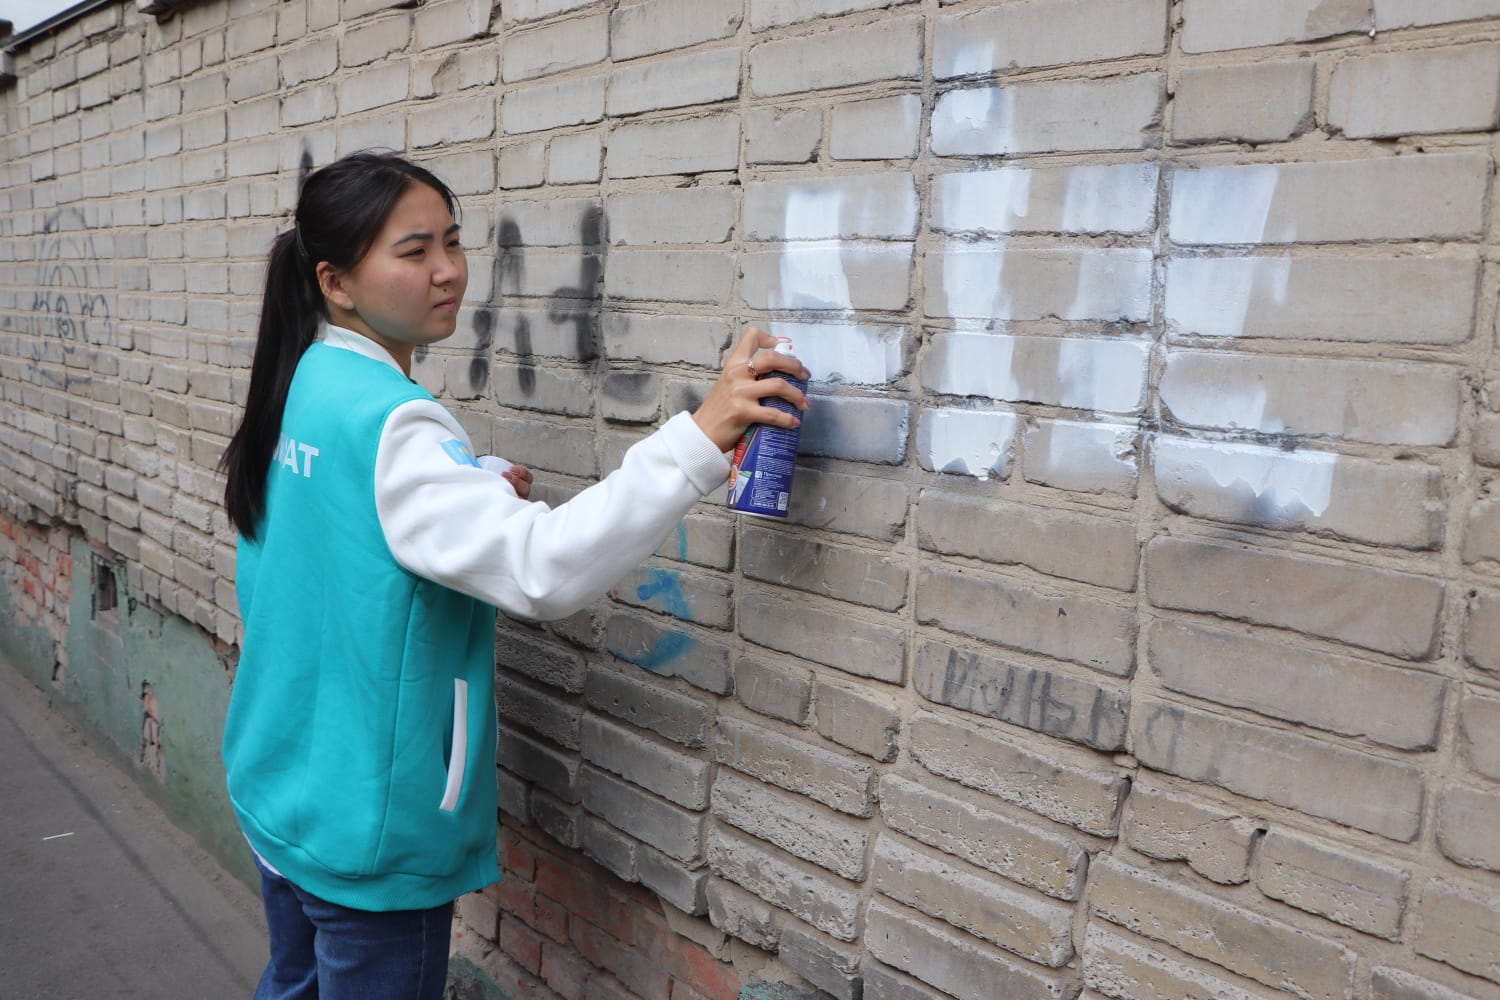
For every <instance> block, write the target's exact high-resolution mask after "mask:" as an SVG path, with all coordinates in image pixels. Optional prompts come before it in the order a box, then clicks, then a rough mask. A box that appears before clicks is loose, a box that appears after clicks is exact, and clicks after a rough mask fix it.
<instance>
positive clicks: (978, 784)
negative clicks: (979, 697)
mask: <svg viewBox="0 0 1500 1000" xmlns="http://www.w3.org/2000/svg"><path fill="white" fill-rule="evenodd" d="M911 755H912V758H913V759H914V760H916V761H917V762H918V763H919V764H921V765H922V766H923V767H925V768H927V770H929V771H931V772H932V773H933V774H936V775H939V776H941V777H944V778H951V779H952V780H954V781H957V782H958V783H959V784H961V785H965V786H967V787H969V788H973V789H976V790H978V791H981V792H985V793H986V794H989V795H993V796H995V797H996V798H999V799H1002V800H1004V801H1006V802H1010V803H1013V804H1015V805H1019V806H1021V807H1022V808H1024V809H1028V810H1030V811H1031V812H1034V813H1037V814H1038V815H1041V816H1046V817H1047V818H1048V819H1053V820H1056V821H1057V822H1059V823H1065V824H1067V825H1069V826H1076V827H1078V828H1079V829H1080V830H1083V831H1085V832H1086V833H1094V834H1098V835H1099V836H1103V837H1112V836H1114V835H1115V831H1116V830H1117V828H1118V825H1119V811H1120V805H1121V803H1122V802H1124V800H1125V795H1126V792H1127V791H1128V788H1129V785H1128V782H1127V781H1126V780H1125V779H1124V778H1123V776H1121V775H1120V774H1118V773H1117V772H1115V771H1114V770H1112V769H1109V768H1102V767H1097V766H1092V765H1090V766H1078V765H1075V764H1071V763H1067V762H1064V761H1061V760H1057V759H1054V758H1052V757H1048V756H1045V755H1044V754H1042V753H1039V752H1036V751H1033V750H1029V749H1026V748H1024V747H1022V746H1018V745H1016V744H1013V743H1010V742H1009V741H1007V740H1006V739H1004V738H1002V736H1001V735H1000V734H999V733H998V732H996V731H994V730H991V729H988V728H980V727H978V726H971V725H967V724H961V723H957V722H952V721H949V720H947V719H944V718H942V717H941V716H937V715H933V714H930V713H927V712H918V713H917V714H916V715H914V716H913V717H912V720H911ZM1059 756H1061V755H1059Z"/></svg>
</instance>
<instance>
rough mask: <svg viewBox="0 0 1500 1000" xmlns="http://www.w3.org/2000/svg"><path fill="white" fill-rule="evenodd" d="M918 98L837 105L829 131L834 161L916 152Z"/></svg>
mask: <svg viewBox="0 0 1500 1000" xmlns="http://www.w3.org/2000/svg"><path fill="white" fill-rule="evenodd" d="M921 124H922V99H921V98H920V97H918V96H917V95H916V94H903V95H901V96H900V97H882V98H877V99H875V100H872V101H855V102H851V103H847V104H837V105H834V108H833V116H832V126H831V129H830V132H829V143H828V148H829V152H830V153H831V154H832V155H833V158H834V159H836V160H902V159H910V158H911V157H913V156H916V155H917V139H918V133H919V132H920V130H921Z"/></svg>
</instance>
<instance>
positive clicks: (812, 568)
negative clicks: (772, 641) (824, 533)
mask: <svg viewBox="0 0 1500 1000" xmlns="http://www.w3.org/2000/svg"><path fill="white" fill-rule="evenodd" d="M740 569H741V571H742V572H743V573H744V574H745V575H746V576H747V577H750V578H752V579H756V580H763V581H765V582H767V583H774V584H777V585H778V586H782V587H791V588H792V589H794V590H806V591H811V592H813V593H818V594H822V595H823V596H825V597H832V598H836V599H838V600H842V601H849V602H851V603H854V604H862V605H865V606H867V607H874V608H879V609H881V610H882V611H895V610H897V609H899V608H900V607H902V606H903V605H904V604H905V603H906V582H907V575H906V570H905V568H904V566H902V565H901V564H900V563H898V562H896V561H894V560H892V559H891V558H889V557H888V556H883V555H880V554H879V553H876V552H869V551H865V550H863V549H855V548H847V547H842V546H833V545H827V544H823V543H814V542H812V541H811V540H810V539H807V538H804V537H802V536H800V535H790V534H787V533H785V532H779V531H768V530H765V529H760V528H753V527H750V526H749V525H746V527H745V528H744V530H743V531H742V533H741V535H740Z"/></svg>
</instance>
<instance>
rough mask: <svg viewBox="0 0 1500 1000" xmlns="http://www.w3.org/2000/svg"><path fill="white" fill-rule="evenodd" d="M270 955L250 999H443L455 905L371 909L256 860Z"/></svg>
mask: <svg viewBox="0 0 1500 1000" xmlns="http://www.w3.org/2000/svg"><path fill="white" fill-rule="evenodd" d="M256 867H257V868H258V869H260V894H261V899H262V900H263V901H264V903H265V907H266V924H267V926H268V927H269V929H270V932H271V961H270V963H269V964H267V966H266V971H265V972H264V973H262V974H261V977H260V985H259V986H257V987H256V988H255V1000H314V998H319V1000H441V997H442V995H443V986H444V984H445V983H446V981H447V979H448V939H449V934H450V932H451V930H452V920H453V904H452V903H445V904H444V905H442V906H435V907H433V908H432V909H430V910H393V911H391V912H389V913H373V912H369V911H366V910H351V909H349V908H347V907H344V906H338V905H337V904H334V903H330V902H328V901H327V900H323V899H319V898H318V897H317V896H314V895H313V894H312V893H309V892H305V891H303V890H302V889H299V888H298V887H297V886H295V885H293V884H292V883H291V882H288V881H287V880H286V879H285V878H282V877H281V876H280V875H277V874H276V873H274V872H272V871H270V870H269V869H267V868H266V867H265V865H263V864H262V863H261V862H260V859H259V858H256Z"/></svg>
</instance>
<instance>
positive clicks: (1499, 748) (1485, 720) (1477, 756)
mask: <svg viewBox="0 0 1500 1000" xmlns="http://www.w3.org/2000/svg"><path fill="white" fill-rule="evenodd" d="M1459 747H1460V748H1461V749H1462V750H1463V754H1464V758H1465V759H1466V760H1467V761H1468V763H1469V766H1470V767H1472V768H1473V769H1474V770H1475V771H1477V772H1479V773H1480V774H1482V775H1484V776H1485V777H1486V778H1495V779H1497V780H1500V699H1497V698H1494V697H1489V696H1486V695H1485V694H1483V693H1481V692H1479V691H1473V690H1471V691H1467V692H1465V694H1464V697H1463V703H1462V711H1461V713H1460V715H1459Z"/></svg>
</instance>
